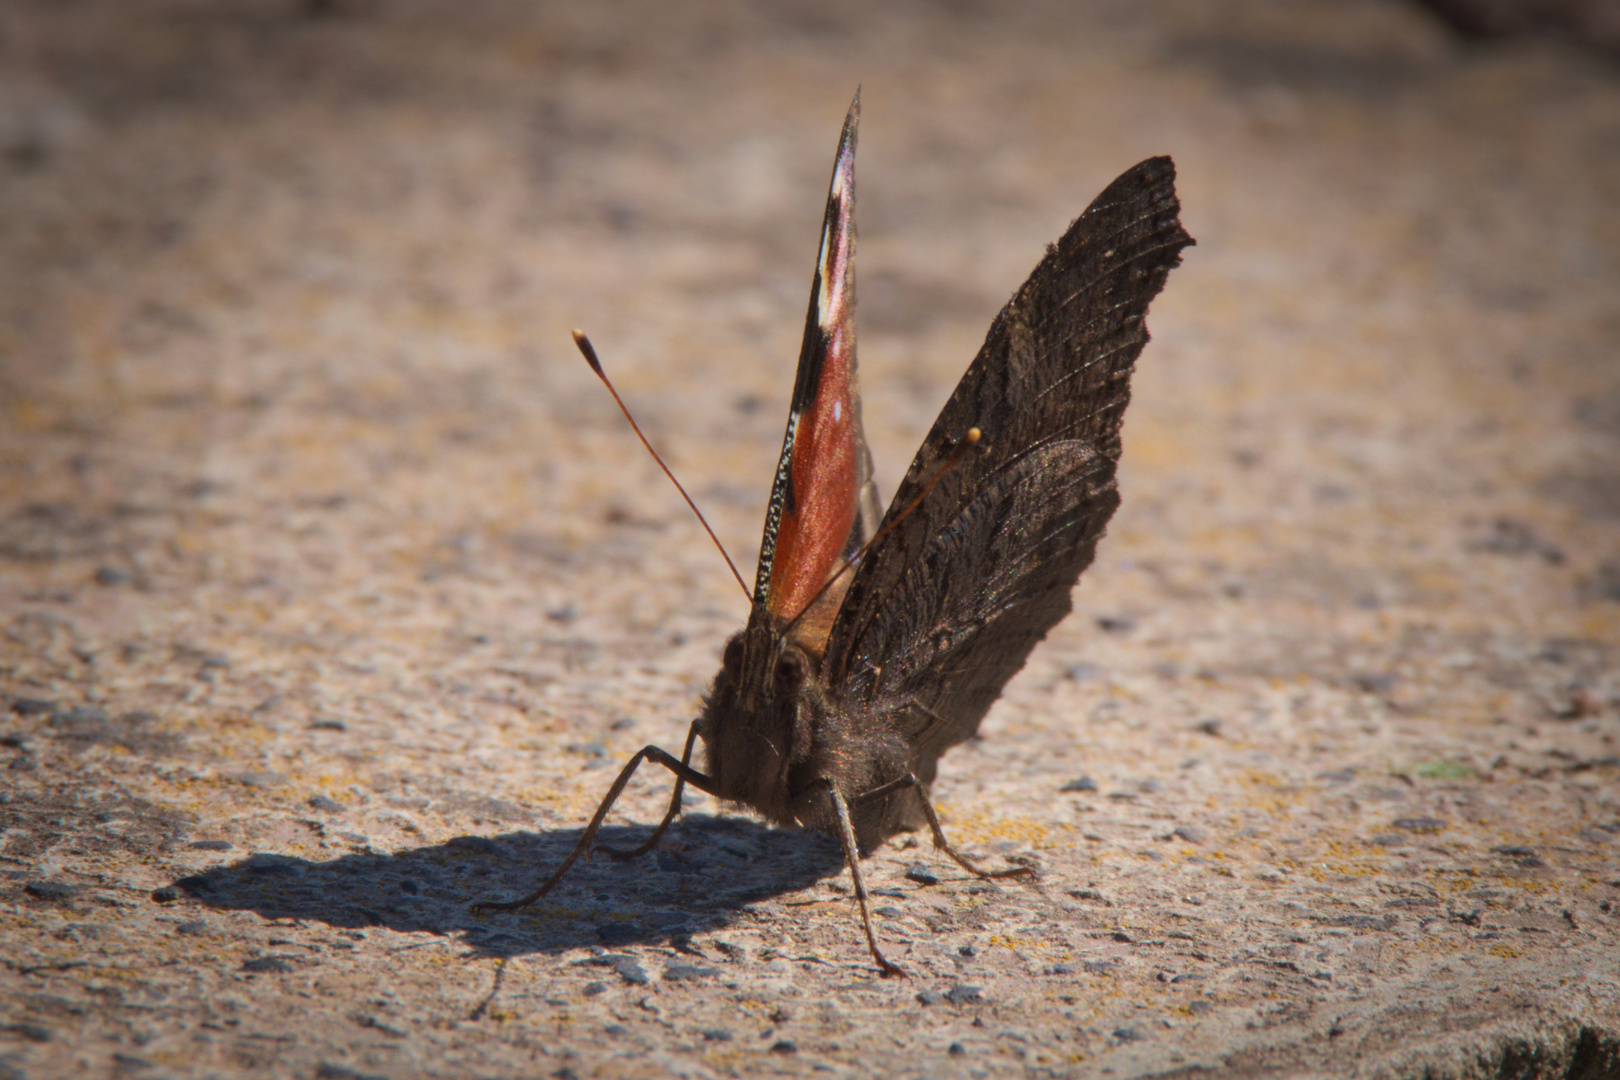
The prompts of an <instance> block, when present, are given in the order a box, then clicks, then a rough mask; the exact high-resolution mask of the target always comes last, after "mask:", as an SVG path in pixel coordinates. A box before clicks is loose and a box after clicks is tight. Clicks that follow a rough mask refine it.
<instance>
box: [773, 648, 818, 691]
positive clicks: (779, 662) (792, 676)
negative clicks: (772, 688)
mask: <svg viewBox="0 0 1620 1080" xmlns="http://www.w3.org/2000/svg"><path fill="white" fill-rule="evenodd" d="M809 674H810V662H809V661H808V660H807V659H806V658H805V655H804V653H802V652H800V651H799V650H798V649H784V650H783V651H782V655H781V656H779V657H777V659H776V671H775V673H774V676H773V677H774V679H775V683H776V696H777V697H781V698H787V697H792V696H793V695H795V694H797V693H798V692H799V688H800V687H801V686H803V685H804V681H805V679H806V678H807V677H808V676H809Z"/></svg>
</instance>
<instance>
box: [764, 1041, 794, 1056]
mask: <svg viewBox="0 0 1620 1080" xmlns="http://www.w3.org/2000/svg"><path fill="white" fill-rule="evenodd" d="M798 1052H799V1045H798V1044H797V1043H795V1042H794V1041H793V1040H792V1039H778V1040H776V1042H774V1043H772V1044H771V1053H773V1054H797V1053H798Z"/></svg>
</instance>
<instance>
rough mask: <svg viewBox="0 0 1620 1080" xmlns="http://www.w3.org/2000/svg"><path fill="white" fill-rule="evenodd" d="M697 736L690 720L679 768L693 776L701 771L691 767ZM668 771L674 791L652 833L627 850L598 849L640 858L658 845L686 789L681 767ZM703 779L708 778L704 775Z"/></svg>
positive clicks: (677, 813) (617, 856) (621, 857)
mask: <svg viewBox="0 0 1620 1080" xmlns="http://www.w3.org/2000/svg"><path fill="white" fill-rule="evenodd" d="M697 737H698V722H697V721H696V720H694V721H692V726H691V728H690V729H688V731H687V732H686V748H685V749H684V750H682V751H681V768H682V769H685V770H686V771H687V772H691V773H692V774H693V775H694V776H701V775H702V774H701V773H697V772H695V771H694V770H693V769H692V767H691V766H692V747H693V746H694V745H696V743H697ZM670 771H671V772H673V773H674V774H675V793H674V794H673V795H671V796H670V797H669V809H668V810H666V811H664V820H663V821H660V822H659V823H658V828H656V829H654V830H653V834H652V835H651V836H649V837H647V839H646V841H645V842H644V843H642V844H638V845H637V846H636V847H634V848H632V849H631V850H629V851H620V850H619V849H618V848H610V847H608V846H607V845H605V844H604V845H603V846H602V847H601V848H599V849H598V850H600V851H605V852H607V853H608V854H609V855H611V856H612V857H613V858H615V859H619V860H625V859H636V858H640V857H641V856H643V855H645V854H647V852H649V851H651V850H652V849H653V848H655V847H657V846H658V841H660V840H662V839H663V838H664V831H665V830H666V829H668V828H669V826H670V823H671V822H673V821H674V820H675V819H676V818H677V817H679V816H680V813H681V794H682V793H683V792H684V791H685V790H686V776H685V775H684V774H683V773H682V772H681V769H671V770H670ZM704 779H708V778H707V777H705V778H704ZM692 786H693V787H695V788H700V789H701V790H703V791H706V792H708V793H709V794H710V795H713V794H714V792H713V790H712V789H710V788H705V787H703V786H702V785H701V784H698V783H693V785H692Z"/></svg>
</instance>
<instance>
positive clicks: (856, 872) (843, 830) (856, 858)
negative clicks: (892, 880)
mask: <svg viewBox="0 0 1620 1080" xmlns="http://www.w3.org/2000/svg"><path fill="white" fill-rule="evenodd" d="M821 783H822V785H824V786H825V788H826V791H827V799H828V801H829V802H830V803H832V809H833V816H834V817H835V818H837V819H838V838H839V839H840V840H842V841H843V842H844V858H845V859H847V860H848V861H849V876H850V877H851V878H852V879H854V882H855V902H856V903H857V904H859V905H860V908H861V929H863V930H865V931H866V947H867V948H869V949H871V950H872V959H874V960H876V961H877V963H878V969H879V970H880V971H882V972H883V974H885V975H899V976H901V977H903V978H909V977H910V976H908V975H906V973H905V972H904V971H903V970H902V969H900V968H898V967H896V966H895V965H893V964H891V963H890V962H889V961H888V960H887V959H885V958H884V956H883V953H882V952H881V951H879V949H878V943H877V935H876V934H875V933H873V931H872V916H871V914H870V913H869V912H868V911H867V910H866V878H865V877H863V876H862V874H861V852H860V849H859V848H857V847H856V846H855V827H854V826H853V825H851V824H850V820H849V805H848V804H847V803H845V802H844V797H843V796H842V795H840V794H839V793H838V788H836V787H835V786H833V783H832V781H830V780H822V781H821Z"/></svg>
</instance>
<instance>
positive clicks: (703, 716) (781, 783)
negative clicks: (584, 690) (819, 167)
mask: <svg viewBox="0 0 1620 1080" xmlns="http://www.w3.org/2000/svg"><path fill="white" fill-rule="evenodd" d="M859 119H860V95H859V93H858V92H857V94H856V96H855V100H854V102H853V103H852V104H851V106H850V109H849V112H848V114H847V116H846V117H845V119H844V126H843V131H842V133H841V135H840V137H839V141H838V153H837V156H836V158H835V160H834V164H833V173H832V183H831V185H830V188H829V190H828V193H827V209H826V215H825V217H824V219H823V224H822V231H821V247H820V251H819V253H818V254H817V257H816V270H815V276H814V277H813V278H812V280H811V285H810V308H809V312H808V314H807V316H806V318H805V326H804V340H803V345H802V347H801V349H800V353H799V366H798V374H797V376H796V378H795V380H794V386H793V398H792V402H791V404H790V406H789V412H788V421H787V432H786V435H785V437H784V439H783V442H782V454H781V457H780V459H779V460H778V463H777V467H776V477H775V481H774V483H773V484H772V487H771V497H770V502H769V504H768V507H767V510H766V514H765V527H764V536H763V539H762V542H761V545H760V555H759V565H758V569H757V572H756V576H755V582H754V587H753V591H752V598H751V606H750V611H749V615H748V622H747V625H746V626H745V627H744V628H743V629H742V630H741V631H740V632H739V633H737V634H736V635H734V636H733V637H732V638H731V639H730V640H729V641H727V642H726V645H725V649H724V651H723V653H722V659H721V665H720V671H719V674H717V675H716V676H715V678H714V682H713V684H712V685H711V686H710V689H709V691H708V693H707V695H706V696H705V698H704V700H703V705H702V709H701V711H700V713H699V715H698V717H697V719H696V720H694V721H693V722H692V724H691V727H690V729H689V730H688V732H687V736H686V743H685V747H684V749H683V750H682V753H681V756H680V757H679V758H677V757H675V756H673V755H671V754H669V753H667V752H666V751H664V750H662V749H660V748H658V747H656V746H648V747H646V748H644V749H642V750H641V751H639V752H638V753H637V754H636V755H635V756H634V757H632V758H631V759H630V761H629V762H628V763H627V764H626V765H625V766H624V768H623V770H622V771H621V772H620V773H619V775H618V778H617V779H616V780H615V781H614V783H613V786H612V787H611V788H610V789H609V791H608V793H607V796H606V798H604V799H603V800H602V803H601V805H600V806H599V807H598V809H597V811H596V814H595V815H594V816H593V817H592V818H591V821H590V824H589V825H587V826H586V828H585V830H584V833H583V834H582V835H581V837H580V840H579V843H578V844H577V846H576V847H575V848H574V850H573V852H572V853H571V854H570V855H569V856H568V857H567V859H565V860H564V861H563V863H562V864H561V865H560V866H559V867H558V868H557V869H556V870H555V871H554V872H553V873H552V875H551V876H550V877H549V878H548V879H547V880H546V881H545V883H544V884H542V885H541V886H540V887H539V888H538V889H536V890H535V891H534V892H533V893H531V894H530V895H529V896H526V897H524V898H523V899H521V900H517V901H513V902H511V903H505V904H495V903H488V904H483V905H479V907H480V909H482V910H511V909H515V908H519V907H523V906H526V905H528V904H532V903H534V902H535V901H536V900H539V899H540V898H541V897H543V896H545V895H546V894H547V893H548V892H549V891H550V890H551V889H552V887H553V886H555V885H556V884H557V882H558V881H560V880H561V879H562V877H563V875H564V874H565V873H566V872H567V871H568V868H569V867H570V866H571V865H573V863H574V861H575V860H577V859H578V858H579V857H580V856H581V855H583V854H585V853H586V852H587V851H588V850H589V849H590V847H591V843H592V839H593V837H594V836H595V834H596V832H597V830H598V829H600V828H601V825H602V822H603V820H604V819H605V818H606V816H607V813H608V810H609V808H610V807H611V806H612V805H613V803H614V801H615V800H616V799H617V798H618V797H619V795H620V793H622V792H623V791H624V788H625V786H626V785H627V784H628V783H629V781H630V778H631V776H632V774H633V773H634V772H635V771H636V768H637V767H638V766H639V765H640V764H641V763H642V762H643V761H652V762H655V763H657V764H659V765H662V766H664V767H665V768H667V769H669V770H670V771H671V772H672V773H674V774H675V777H676V782H675V790H674V793H673V795H672V797H671V799H670V803H669V809H668V811H667V812H666V813H665V815H664V818H663V820H662V821H661V822H660V823H659V825H658V827H657V829H655V830H654V832H653V833H652V835H651V836H650V837H649V838H648V840H647V841H646V842H645V843H643V844H642V845H641V846H640V847H638V848H636V849H635V850H634V851H629V852H614V853H613V854H615V855H618V856H620V857H625V858H630V857H635V856H637V855H642V854H645V853H646V852H648V851H650V850H652V848H653V847H654V846H655V845H656V844H657V843H658V841H659V839H660V838H661V837H662V835H663V833H664V831H665V830H666V829H667V828H668V827H669V825H670V823H671V822H672V821H673V820H674V819H675V817H676V816H677V814H678V813H679V811H680V807H681V795H682V792H683V790H684V787H685V785H687V784H690V785H692V786H693V787H695V788H698V789H699V790H701V791H705V792H707V793H709V794H710V795H714V796H717V797H718V798H720V799H721V800H722V801H724V802H726V803H730V804H734V805H740V806H743V807H747V808H749V809H752V810H753V811H755V812H756V813H758V814H759V815H761V816H762V817H764V818H765V819H766V820H767V821H769V822H771V823H772V824H775V825H783V826H787V825H794V824H797V825H800V826H804V827H808V828H812V829H817V830H820V831H822V832H826V833H829V834H831V835H832V836H833V837H835V838H837V839H838V840H839V841H840V842H841V843H842V845H843V849H844V854H845V857H846V859H847V861H848V864H849V867H850V872H851V876H852V878H853V882H854V893H855V898H856V901H857V904H858V906H859V909H860V916H861V923H862V926H863V928H864V930H865V933H866V941H867V945H868V947H869V948H870V950H871V953H872V956H873V958H874V960H875V961H876V962H877V964H878V967H879V969H880V970H881V971H882V973H883V974H886V975H889V974H904V972H903V971H901V969H900V968H898V967H897V966H896V965H894V964H893V963H891V962H890V961H889V960H888V959H886V958H885V957H884V956H883V953H882V951H881V949H880V948H879V947H878V942H877V938H876V936H875V934H874V932H873V930H872V921H871V917H870V915H869V914H868V912H867V890H866V885H865V881H864V877H863V875H862V873H861V857H862V855H863V854H865V853H867V852H870V851H871V850H872V849H873V848H875V847H877V846H878V845H880V844H881V843H883V842H884V841H885V840H887V839H889V838H890V837H892V836H894V835H895V834H896V833H897V832H900V831H902V830H911V829H917V828H922V827H926V828H927V829H928V830H929V831H930V833H931V834H932V837H933V841H934V844H935V846H936V848H938V849H939V850H941V851H943V852H944V853H945V854H946V855H947V856H949V857H950V858H951V859H952V860H954V861H955V862H956V863H957V864H959V865H960V866H961V867H962V868H963V869H965V870H967V871H969V872H970V873H973V874H975V875H978V876H981V877H1009V876H1015V875H1028V874H1030V873H1031V871H1030V870H1029V869H1028V868H1027V867H1023V866H1017V867H1013V868H1011V869H1003V870H994V871H991V870H985V869H983V868H981V867H980V866H978V865H977V864H976V863H975V862H974V861H973V860H972V859H970V858H968V857H967V856H966V855H965V854H963V853H962V852H960V851H958V850H957V849H956V848H955V847H953V846H952V845H951V844H950V843H949V842H948V841H947V840H946V838H945V834H944V832H943V830H942V829H941V827H940V823H939V818H938V816H937V815H936V814H935V812H934V809H933V807H932V805H931V804H930V802H929V798H928V791H929V785H930V784H931V783H932V781H933V780H934V777H935V771H936V767H937V764H938V761H939V758H940V755H941V754H943V753H944V752H945V751H946V750H948V749H949V748H950V747H952V746H955V745H956V744H957V743H960V742H962V741H964V740H965V739H968V738H971V737H972V736H973V735H974V734H975V733H976V732H977V731H978V728H979V723H980V721H981V720H982V719H983V718H984V715H985V713H986V712H987V711H988V710H989V708H990V706H991V704H992V703H993V702H994V701H995V700H996V698H997V697H999V696H1000V695H1001V691H1002V688H1003V687H1004V686H1005V685H1006V683H1007V681H1008V679H1010V678H1011V677H1012V676H1013V675H1014V673H1016V672H1017V671H1018V670H1019V668H1021V667H1022V666H1023V665H1024V661H1025V660H1026V659H1027V658H1028V656H1029V653H1030V650H1031V649H1033V648H1034V647H1035V645H1036V643H1037V642H1039V641H1040V640H1041V639H1042V638H1043V637H1045V636H1046V633H1047V631H1049V630H1050V629H1051V628H1052V627H1053V626H1054V625H1056V624H1057V623H1058V622H1059V621H1060V620H1061V619H1062V618H1063V617H1064V616H1065V615H1067V614H1068V613H1069V610H1070V606H1071V602H1070V596H1069V594H1070V591H1071V590H1072V589H1073V587H1074V584H1075V582H1076V581H1077V580H1078V579H1079V576H1080V573H1081V571H1083V570H1084V569H1085V568H1086V567H1087V566H1088V565H1090V563H1091V561H1092V558H1093V556H1094V555H1095V553H1096V548H1097V542H1098V540H1099V539H1100V538H1101V537H1102V535H1103V529H1104V527H1105V526H1106V525H1107V523H1108V519H1109V518H1110V517H1111V516H1112V515H1113V513H1114V509H1115V507H1117V506H1118V505H1119V493H1118V489H1117V487H1116V484H1115V468H1116V466H1117V464H1118V461H1119V455H1120V434H1119V433H1120V424H1121V420H1122V418H1123V416H1124V412H1125V406H1126V403H1127V402H1128V401H1129V400H1130V375H1131V370H1132V368H1133V367H1134V365H1135V362H1136V358H1137V357H1138V355H1139V354H1140V353H1141V351H1142V347H1143V345H1145V344H1146V343H1147V340H1148V333H1147V327H1146V325H1145V322H1144V319H1145V316H1146V314H1147V308H1148V304H1149V303H1150V302H1151V301H1152V300H1153V298H1154V297H1155V296H1157V295H1158V293H1159V291H1160V289H1162V288H1163V286H1164V282H1165V279H1166V277H1167V276H1168V274H1169V272H1170V270H1171V269H1172V268H1173V267H1175V266H1176V265H1178V264H1179V263H1180V261H1181V250H1182V248H1184V247H1187V246H1189V245H1191V244H1192V243H1193V240H1192V237H1190V236H1189V235H1188V234H1187V233H1186V231H1185V230H1184V229H1183V228H1182V226H1181V222H1180V217H1179V215H1180V203H1179V202H1178V201H1177V198H1176V192H1175V166H1174V164H1173V163H1172V162H1171V160H1170V159H1169V158H1168V157H1155V158H1149V159H1148V160H1146V161H1144V162H1142V163H1141V164H1139V165H1137V166H1135V167H1134V168H1132V169H1130V170H1128V171H1126V172H1125V173H1124V174H1123V175H1121V176H1120V177H1119V178H1118V179H1117V180H1115V181H1114V182H1113V183H1112V184H1110V185H1108V187H1107V188H1106V189H1105V190H1104V191H1103V193H1102V194H1101V195H1099V196H1097V198H1096V199H1095V200H1094V201H1093V202H1092V204H1091V205H1090V206H1089V207H1088V208H1087V209H1086V211H1085V212H1084V213H1083V214H1081V215H1080V217H1079V218H1077V219H1076V220H1075V221H1074V223H1073V224H1071V225H1070V226H1069V228H1068V231H1067V232H1065V233H1064V234H1063V236H1062V237H1061V238H1060V239H1059V240H1058V241H1057V243H1055V244H1052V245H1050V246H1049V247H1048V249H1047V252H1046V256H1045V258H1043V259H1042V260H1041V262H1040V264H1039V265H1037V266H1036V267H1035V270H1034V272H1033V273H1032V274H1031V275H1030V276H1029V280H1027V281H1026V282H1024V284H1023V286H1022V287H1020V288H1019V290H1018V292H1017V293H1016V294H1015V295H1014V296H1013V298H1012V299H1011V300H1010V301H1008V303H1007V305H1006V307H1004V308H1003V309H1002V310H1001V313H1000V314H999V315H997V316H996V318H995V321H994V322H992V323H991V324H990V330H989V333H988V334H986V336H985V341H984V345H983V346H982V347H981V348H980V350H979V354H978V356H977V357H975V359H974V360H973V363H972V364H971V365H969V367H968V369H967V373H966V374H965V375H963V377H962V380H961V382H960V383H958V384H957V387H956V391H955V392H954V393H953V394H952V395H951V398H950V400H949V401H948V402H946V404H945V407H944V408H943V409H942V410H941V411H940V414H939V418H938V419H937V420H935V421H934V426H933V429H932V430H931V431H930V432H929V433H928V437H927V438H926V439H924V440H923V444H922V446H921V447H920V448H919V449H918V451H917V454H916V456H915V458H913V460H912V462H911V467H910V468H909V469H908V470H907V471H906V475H905V478H904V479H903V480H902V481H901V483H900V487H899V490H898V491H897V492H896V494H895V496H894V499H893V501H892V502H891V503H890V505H889V509H888V511H887V513H886V514H884V513H881V511H880V504H879V501H878V496H877V488H876V485H875V483H874V481H873V477H872V455H871V452H870V451H869V450H868V448H867V444H866V437H865V434H864V432H863V430H862V425H861V399H860V392H859V385H858V379H857V372H856V359H855V144H856V130H857V126H858V123H859ZM575 340H576V342H577V343H578V344H579V345H580V347H581V350H582V351H583V352H584V353H585V356H586V359H587V360H588V361H589V362H590V363H591V366H592V368H593V369H595V370H596V371H597V374H598V375H601V366H600V363H599V362H598V361H597V359H596V355H595V352H594V350H593V349H592V348H591V346H590V343H589V342H588V341H587V340H586V339H585V338H584V337H583V335H580V334H577V333H576V335H575ZM603 380H604V382H605V381H606V377H605V376H603ZM609 388H610V390H611V384H610V386H609ZM615 397H617V395H616V394H615ZM626 415H628V413H627V414H626ZM632 423H633V421H632ZM649 449H651V448H650V447H649ZM654 456H655V457H656V455H654ZM672 479H673V478H672ZM677 486H678V485H677ZM683 494H684V491H683ZM688 501H690V500H688ZM694 509H695V507H694ZM700 517H701V515H700ZM739 580H741V579H740V577H739ZM745 591H746V586H745ZM699 743H701V744H702V748H703V769H702V771H699V770H698V769H697V768H695V767H694V766H693V764H692V757H693V752H694V750H695V749H696V748H697V745H698V744H699Z"/></svg>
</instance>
